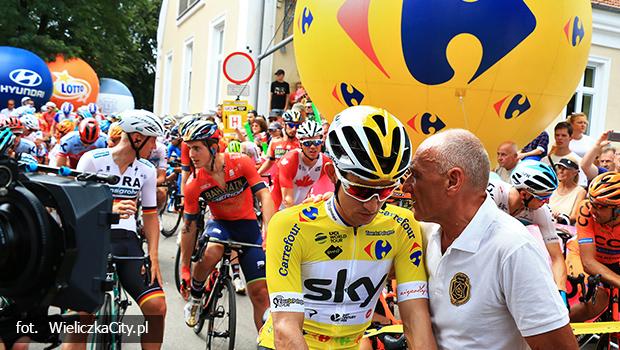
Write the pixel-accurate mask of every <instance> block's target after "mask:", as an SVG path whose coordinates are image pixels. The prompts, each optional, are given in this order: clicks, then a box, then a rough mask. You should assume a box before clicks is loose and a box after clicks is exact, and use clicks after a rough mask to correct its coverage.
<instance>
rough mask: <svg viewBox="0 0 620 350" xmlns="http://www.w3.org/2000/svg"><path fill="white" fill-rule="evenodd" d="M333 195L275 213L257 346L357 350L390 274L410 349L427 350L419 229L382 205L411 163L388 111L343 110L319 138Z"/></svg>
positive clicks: (430, 344) (407, 144)
mask: <svg viewBox="0 0 620 350" xmlns="http://www.w3.org/2000/svg"><path fill="white" fill-rule="evenodd" d="M327 150H328V154H329V155H330V157H331V158H332V160H333V164H334V165H333V166H329V168H328V169H329V170H328V174H329V175H330V177H331V178H332V180H333V181H334V182H335V183H336V191H335V194H334V196H333V197H332V198H330V199H329V200H326V201H320V202H318V203H314V204H305V205H304V204H301V205H298V206H294V207H291V208H287V209H284V210H282V211H279V212H278V213H277V214H276V215H275V216H274V217H273V219H272V220H271V222H270V224H269V234H268V235H267V284H268V287H269V299H270V303H271V314H270V317H269V319H268V320H267V322H266V323H265V326H264V327H263V329H262V330H261V335H260V339H259V348H261V349H358V348H359V347H360V340H361V338H362V336H363V334H364V330H365V329H366V328H367V327H368V325H369V324H370V322H371V320H372V314H373V310H374V308H375V305H376V304H377V300H378V298H379V295H380V293H381V290H382V289H383V287H384V285H385V283H386V279H387V275H388V273H389V272H390V270H391V269H392V268H394V270H395V273H396V279H397V281H398V306H399V311H400V316H401V318H402V320H403V325H404V334H405V336H406V338H407V342H408V343H409V347H410V348H412V349H435V348H436V345H435V340H434V338H433V333H432V329H431V322H430V315H429V309H428V289H427V278H426V272H425V269H424V261H423V251H422V237H421V233H420V227H419V225H418V223H417V222H416V221H415V219H414V218H413V214H412V213H411V211H409V210H407V209H404V208H399V207H395V206H392V205H386V204H385V201H386V200H387V199H388V197H390V195H391V194H392V192H394V190H395V189H396V187H397V186H398V185H399V182H398V181H399V179H400V178H401V177H403V175H404V174H405V172H406V171H407V168H408V167H409V162H410V161H411V154H412V148H411V141H410V140H409V137H408V136H407V132H406V131H405V128H404V126H403V125H402V123H401V122H400V121H398V119H396V117H394V116H392V115H391V114H389V113H388V112H387V111H385V110H383V109H379V108H375V107H370V106H356V107H350V108H348V109H346V110H344V111H343V112H342V113H340V114H339V115H338V116H336V118H335V120H334V122H333V124H332V125H331V127H330V129H329V132H328V136H327Z"/></svg>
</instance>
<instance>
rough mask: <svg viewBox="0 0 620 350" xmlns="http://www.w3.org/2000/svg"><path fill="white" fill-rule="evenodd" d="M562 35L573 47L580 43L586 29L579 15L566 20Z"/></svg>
mask: <svg viewBox="0 0 620 350" xmlns="http://www.w3.org/2000/svg"><path fill="white" fill-rule="evenodd" d="M564 35H565V36H566V40H568V42H569V43H570V44H571V45H572V46H573V47H575V46H577V45H579V44H581V41H582V40H583V38H584V37H585V36H586V31H585V29H584V26H583V22H582V21H581V18H579V16H575V17H572V18H571V19H569V20H568V21H567V22H566V25H565V26H564Z"/></svg>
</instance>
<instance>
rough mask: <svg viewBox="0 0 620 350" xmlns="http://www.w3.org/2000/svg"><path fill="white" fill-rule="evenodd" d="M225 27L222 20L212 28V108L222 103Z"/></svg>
mask: <svg viewBox="0 0 620 350" xmlns="http://www.w3.org/2000/svg"><path fill="white" fill-rule="evenodd" d="M224 27H225V22H224V20H221V21H219V22H217V23H215V24H214V25H213V26H212V27H211V28H212V31H211V48H210V51H211V52H210V55H209V57H212V58H213V60H212V61H211V63H210V69H209V71H210V74H209V75H210V76H211V80H210V89H209V90H211V93H210V96H212V100H211V101H209V103H210V105H211V107H212V108H215V106H217V104H219V103H221V102H222V101H221V98H222V94H221V90H222V89H221V84H222V75H223V72H222V65H223V63H224Z"/></svg>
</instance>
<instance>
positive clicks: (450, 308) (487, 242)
mask: <svg viewBox="0 0 620 350" xmlns="http://www.w3.org/2000/svg"><path fill="white" fill-rule="evenodd" d="M411 170H412V175H411V176H410V177H409V179H407V181H406V183H405V186H404V188H403V189H404V190H405V191H407V192H410V193H412V198H414V199H415V200H414V204H413V208H414V212H415V217H416V219H417V220H421V221H426V222H433V223H437V224H439V226H436V225H433V227H434V228H435V229H434V230H429V231H427V232H425V236H426V241H427V248H426V264H427V270H428V276H429V297H430V307H431V316H432V323H433V331H434V333H435V337H436V339H437V344H438V345H439V348H441V349H511V350H512V349H528V345H529V346H530V347H531V348H532V349H563V350H571V349H577V342H576V340H575V336H574V335H573V333H572V330H571V328H570V326H569V319H568V311H567V309H566V307H565V306H564V305H563V303H562V300H561V298H560V295H559V294H558V292H557V287H556V286H555V284H554V282H553V278H552V275H551V272H550V270H549V267H548V266H547V262H546V261H545V258H544V255H543V252H542V250H541V248H540V247H539V246H538V244H537V243H536V241H534V240H533V238H532V237H531V235H530V234H529V233H528V232H527V229H526V228H525V227H524V226H523V225H522V224H521V223H519V222H518V221H517V220H516V219H514V218H512V217H511V216H510V215H508V214H506V213H504V212H503V211H501V210H500V209H498V208H497V206H496V205H495V203H494V202H493V200H492V199H491V198H490V197H489V196H487V194H486V192H485V190H486V187H487V182H488V176H489V170H490V163H489V158H488V155H487V153H486V151H485V150H484V147H483V146H482V143H481V142H480V140H478V138H476V136H474V135H473V134H472V133H471V132H469V131H466V130H460V129H452V130H447V131H444V132H441V133H438V134H436V135H433V136H431V137H429V138H428V139H426V140H425V141H424V142H423V143H422V144H421V145H420V146H419V147H418V149H417V152H416V154H415V156H414V158H413V162H412V167H411Z"/></svg>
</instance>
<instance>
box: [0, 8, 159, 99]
mask: <svg viewBox="0 0 620 350" xmlns="http://www.w3.org/2000/svg"><path fill="white" fill-rule="evenodd" d="M160 6H161V0H53V1H50V0H0V9H2V12H3V13H2V14H1V15H0V45H8V46H15V47H21V48H24V49H27V50H30V51H32V52H34V53H36V54H37V55H39V56H40V57H42V58H43V59H45V60H47V61H52V60H54V59H55V57H56V56H57V55H58V54H63V55H65V56H66V57H68V58H71V57H79V58H82V59H83V60H85V61H86V62H88V63H89V64H90V65H91V66H92V67H93V69H94V70H95V71H96V72H97V75H98V76H99V77H106V78H114V79H118V80H120V81H122V82H123V83H125V84H126V85H127V86H128V87H129V89H130V90H131V92H132V93H133V95H134V98H135V101H136V107H137V108H146V109H151V110H152V108H153V88H154V82H155V50H156V48H157V24H158V19H159V10H160Z"/></svg>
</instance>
